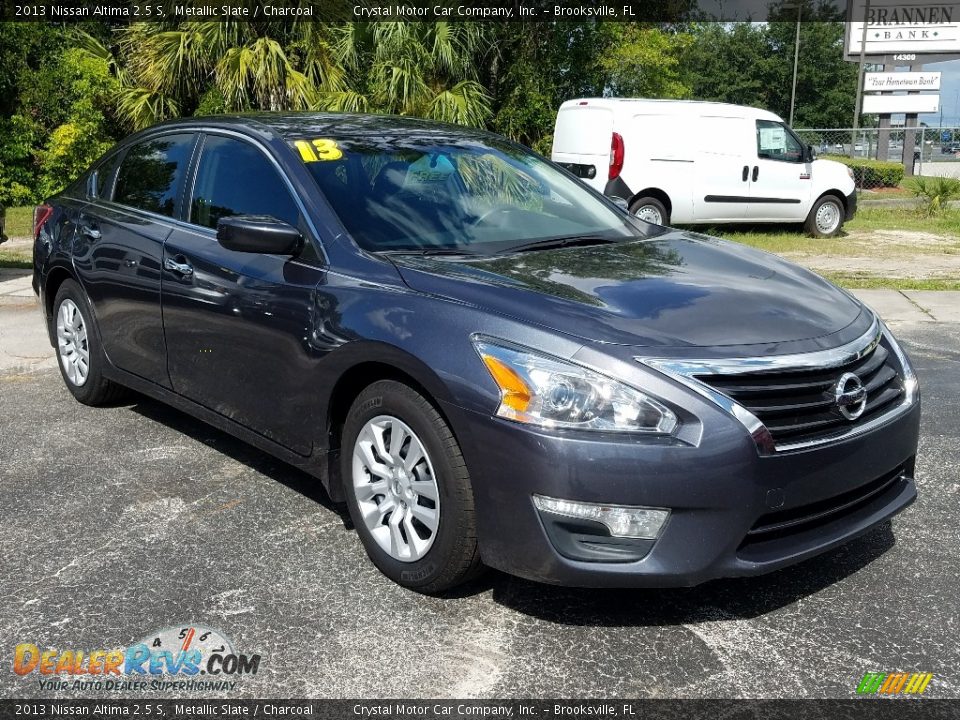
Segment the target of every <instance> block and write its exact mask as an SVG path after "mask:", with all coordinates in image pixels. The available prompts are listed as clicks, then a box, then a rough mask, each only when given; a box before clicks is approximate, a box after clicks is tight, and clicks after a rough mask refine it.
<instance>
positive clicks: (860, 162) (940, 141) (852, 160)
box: [795, 127, 960, 192]
mask: <svg viewBox="0 0 960 720" xmlns="http://www.w3.org/2000/svg"><path fill="white" fill-rule="evenodd" d="M795 132H796V133H797V135H799V136H800V139H801V140H803V141H804V142H806V143H809V144H810V145H812V146H813V148H814V150H816V151H817V156H818V157H822V158H829V159H833V160H838V161H840V162H842V163H844V164H846V165H849V166H851V167H852V168H853V171H854V177H855V179H856V181H857V187H858V188H860V189H861V190H874V191H878V192H883V189H884V188H896V187H898V186H900V185H901V184H902V182H903V180H904V176H905V175H909V174H913V175H928V176H946V177H955V178H960V127H947V128H932V127H917V128H904V127H892V128H859V129H857V130H856V131H854V130H853V128H807V129H798V130H795ZM905 155H906V158H907V162H908V163H909V162H910V159H911V157H912V171H913V172H912V173H910V172H908V171H907V170H906V169H905V165H904V156H905Z"/></svg>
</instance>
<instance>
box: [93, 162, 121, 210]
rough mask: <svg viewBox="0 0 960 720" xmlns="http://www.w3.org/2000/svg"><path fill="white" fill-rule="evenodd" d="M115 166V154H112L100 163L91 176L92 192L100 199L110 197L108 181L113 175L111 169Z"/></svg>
mask: <svg viewBox="0 0 960 720" xmlns="http://www.w3.org/2000/svg"><path fill="white" fill-rule="evenodd" d="M116 166H117V156H116V155H114V156H113V157H111V158H108V159H107V160H106V161H104V162H102V163H100V167H98V168H97V170H96V172H95V173H94V176H93V183H94V184H93V190H94V194H95V195H96V196H97V197H98V198H100V199H101V200H109V199H110V187H109V185H108V183H109V182H110V178H111V177H112V176H113V169H114V168H115V167H116Z"/></svg>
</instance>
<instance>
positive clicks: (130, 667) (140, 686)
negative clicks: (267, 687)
mask: <svg viewBox="0 0 960 720" xmlns="http://www.w3.org/2000/svg"><path fill="white" fill-rule="evenodd" d="M259 668H260V655H253V654H251V655H246V654H243V653H238V652H236V651H235V650H234V648H233V643H232V642H231V641H230V640H229V638H227V637H226V636H225V635H224V634H223V633H221V632H219V631H217V630H213V629H210V628H207V627H203V626H201V625H184V626H181V627H169V628H166V629H164V630H160V631H159V632H155V633H150V634H149V635H147V636H146V637H145V638H143V640H141V641H140V642H137V643H134V644H132V645H130V646H129V647H127V648H125V649H115V650H86V649H83V650H81V649H76V648H70V649H57V648H47V649H41V648H40V647H39V646H37V645H35V644H33V643H20V644H19V645H17V646H16V648H15V649H14V652H13V671H14V672H15V673H16V674H17V675H21V676H39V677H38V681H39V683H40V688H41V689H42V690H107V691H128V690H152V691H156V690H219V691H224V690H233V689H234V687H236V685H237V681H236V680H235V679H234V678H236V677H237V676H244V675H256V674H257V671H258V670H259ZM201 676H202V677H201Z"/></svg>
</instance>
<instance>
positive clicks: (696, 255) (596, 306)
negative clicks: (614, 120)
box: [392, 230, 863, 347]
mask: <svg viewBox="0 0 960 720" xmlns="http://www.w3.org/2000/svg"><path fill="white" fill-rule="evenodd" d="M392 259H393V261H394V263H395V264H396V265H397V268H398V270H399V272H400V274H401V276H402V278H403V280H404V282H405V283H406V284H407V285H408V286H409V287H410V288H412V289H414V290H417V291H419V292H424V293H429V294H432V295H436V296H440V297H444V298H448V299H451V300H455V301H458V302H462V303H467V304H470V305H474V306H478V307H482V308H485V309H487V310H491V311H494V312H496V313H499V314H502V315H507V316H511V317H514V318H517V319H520V320H522V321H524V322H528V323H534V324H536V325H539V326H542V327H547V328H551V329H553V330H556V331H558V332H561V333H564V334H567V335H571V336H573V337H576V338H580V339H583V340H588V341H593V342H603V343H615V344H619V345H636V346H660V347H664V346H675V347H690V346H697V347H716V346H729V345H756V344H764V345H770V344H774V345H776V344H782V343H791V342H794V341H801V340H810V339H814V338H821V339H822V338H825V337H827V336H830V335H832V334H834V333H837V332H839V331H841V330H843V329H844V328H847V327H848V326H850V325H851V324H853V323H854V322H855V321H856V320H857V319H858V317H859V316H860V315H861V313H862V312H863V307H862V306H861V305H860V304H859V303H858V302H857V301H855V300H854V299H853V298H851V297H850V296H849V295H847V294H846V293H844V292H842V291H840V290H838V289H837V288H836V287H834V286H833V285H831V284H830V283H828V282H826V281H825V280H823V279H822V278H820V277H818V276H816V275H814V274H813V273H811V272H809V271H807V270H804V269H803V268H800V267H798V266H796V265H793V264H791V263H788V262H785V261H783V260H781V259H779V258H777V257H776V256H774V255H770V254H768V253H764V252H760V251H757V250H753V249H751V248H747V247H745V246H743V245H739V244H736V243H731V242H727V241H723V240H718V239H716V238H710V237H707V236H704V235H700V234H697V233H692V232H684V231H678V230H669V231H665V232H664V233H663V234H662V235H659V236H657V237H655V238H652V239H643V240H637V241H631V242H621V243H615V244H609V245H591V246H580V247H576V246H574V247H568V248H558V249H552V250H540V251H528V252H520V253H512V254H505V255H496V256H486V257H481V258H469V257H465V258H459V257H458V258H453V257H439V256H433V257H431V256H418V255H394V256H393V257H392ZM813 344H815V345H818V346H821V347H823V346H830V345H831V344H832V343H830V342H825V341H822V340H821V342H818V343H813Z"/></svg>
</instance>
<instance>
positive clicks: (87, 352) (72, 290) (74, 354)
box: [53, 280, 127, 405]
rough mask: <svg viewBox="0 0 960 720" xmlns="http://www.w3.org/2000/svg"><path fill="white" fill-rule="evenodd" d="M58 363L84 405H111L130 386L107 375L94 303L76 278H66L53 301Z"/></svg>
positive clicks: (75, 394)
mask: <svg viewBox="0 0 960 720" xmlns="http://www.w3.org/2000/svg"><path fill="white" fill-rule="evenodd" d="M53 326H54V335H55V336H56V340H57V360H58V362H57V365H58V367H59V368H60V375H61V376H62V377H63V381H64V383H66V385H67V389H68V390H69V391H70V393H71V394H72V395H73V396H74V397H75V398H76V399H77V400H79V401H80V402H82V403H83V404H84V405H108V404H112V403H115V402H116V401H118V400H120V399H121V398H122V397H123V396H124V395H125V394H126V392H127V391H126V389H125V388H123V387H121V386H120V385H117V384H116V383H114V382H111V381H110V380H107V379H106V378H105V377H103V374H102V373H103V367H104V364H105V363H106V359H105V357H104V355H103V349H102V348H101V346H100V333H99V332H98V331H97V327H96V324H95V322H94V319H93V313H92V312H91V310H90V305H89V303H87V299H86V297H85V295H84V294H83V291H82V290H81V289H80V286H79V285H78V284H77V283H76V282H75V281H73V280H65V281H64V282H63V284H62V285H60V288H59V289H58V290H57V296H56V297H55V298H54V301H53Z"/></svg>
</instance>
